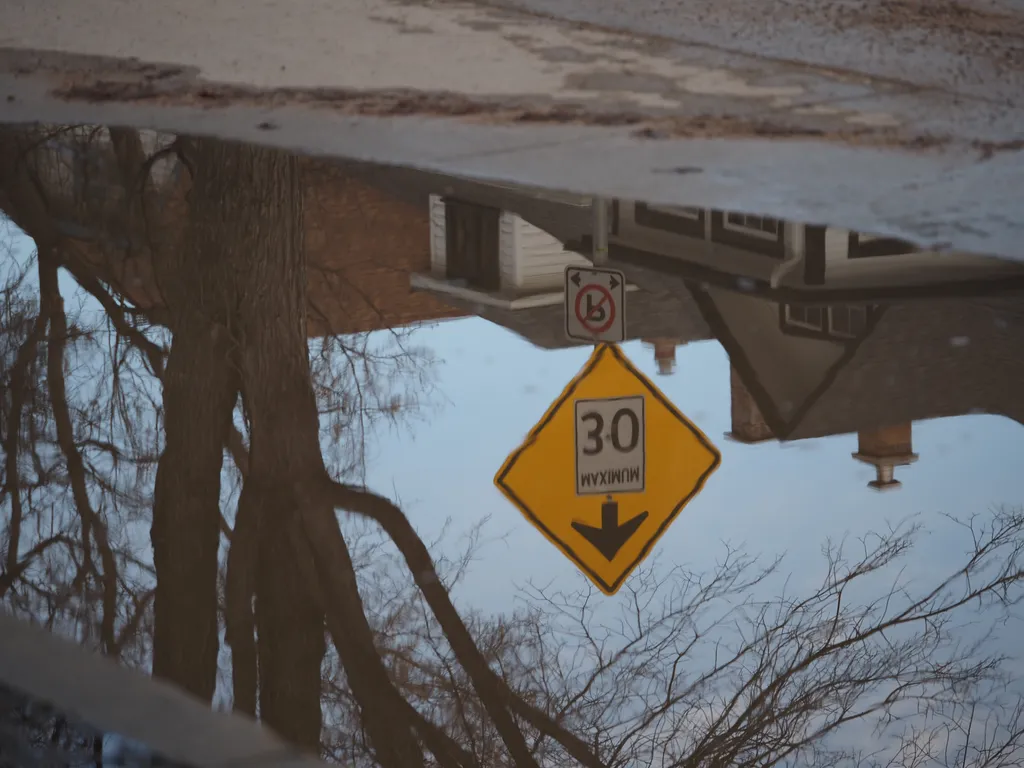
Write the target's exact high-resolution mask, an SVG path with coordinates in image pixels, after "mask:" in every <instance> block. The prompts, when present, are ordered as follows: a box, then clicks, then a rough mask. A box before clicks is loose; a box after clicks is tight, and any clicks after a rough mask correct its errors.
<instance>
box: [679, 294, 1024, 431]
mask: <svg viewBox="0 0 1024 768" xmlns="http://www.w3.org/2000/svg"><path fill="white" fill-rule="evenodd" d="M694 295H695V299H696V302H697V305H698V306H699V307H700V309H701V311H702V313H703V315H704V317H705V319H706V320H707V322H708V324H709V326H710V327H711V329H712V331H713V332H714V334H715V336H716V337H718V339H719V340H720V341H721V343H722V344H723V346H724V347H725V348H726V350H727V352H728V353H729V356H730V360H731V361H732V364H733V367H734V368H735V370H736V372H737V374H738V375H739V376H740V378H741V380H742V381H743V384H744V386H745V387H746V388H747V389H748V391H749V392H750V394H751V396H752V397H753V398H754V400H755V402H756V403H757V406H758V408H759V409H760V410H761V413H762V414H763V416H764V419H765V421H766V423H767V424H768V426H769V427H771V429H772V431H773V432H774V433H775V435H776V436H777V437H778V438H779V439H783V440H799V439H804V438H811V437H822V436H825V435H835V434H846V433H850V432H857V431H859V430H862V429H872V428H877V427H883V426H888V425H893V424H900V423H906V422H912V421H920V420H924V419H931V418H937V417H943V416H956V415H962V414H967V413H975V412H977V413H982V412H984V413H995V414H1001V415H1003V416H1006V417H1008V418H1012V419H1014V420H1016V421H1018V422H1020V423H1024V394H1021V392H1022V390H1021V388H1020V385H1019V382H1020V381H1022V380H1024V356H1022V355H1021V354H1020V353H1021V350H1024V303H1022V299H1024V294H1021V293H1017V294H1008V295H1005V296H1002V297H999V298H969V297H965V298H959V299H956V298H943V299H929V300H921V301H915V302H907V303H903V304H890V305H887V306H882V307H880V311H879V312H878V314H877V316H876V318H875V319H874V320H873V321H872V322H871V323H870V324H869V328H868V331H867V334H866V336H864V337H863V338H861V339H860V340H858V341H852V342H849V343H847V344H845V345H843V348H842V349H841V351H840V352H839V354H838V355H837V356H835V357H833V358H830V359H828V360H825V359H823V360H821V361H820V363H818V365H817V368H816V371H815V373H816V381H813V382H812V384H813V386H810V385H809V386H807V387H806V388H805V391H804V394H803V396H802V397H801V398H800V399H799V401H797V402H793V403H783V402H781V401H780V398H779V397H778V396H773V395H772V394H770V392H769V387H767V386H766V385H765V382H766V381H768V380H769V379H770V378H772V377H779V376H786V375H787V372H788V371H791V370H793V368H794V366H795V365H796V364H797V361H796V360H795V359H787V357H786V356H785V355H775V356H773V357H771V358H770V359H765V358H764V357H763V356H762V357H760V358H758V357H757V356H756V355H753V354H751V352H752V351H753V350H751V349H750V348H749V344H747V345H746V346H745V345H744V344H743V343H741V342H740V341H739V339H738V338H737V333H736V331H737V329H736V328H733V327H730V323H729V322H727V321H726V319H725V317H724V316H723V314H722V313H721V312H720V311H718V308H717V306H716V302H715V299H714V296H713V294H712V293H711V292H709V291H708V290H707V289H702V288H697V289H695V290H694ZM761 301H765V302H766V303H772V302H769V301H768V300H761ZM787 406H788V407H787Z"/></svg>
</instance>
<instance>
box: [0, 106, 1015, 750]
mask: <svg viewBox="0 0 1024 768" xmlns="http://www.w3.org/2000/svg"><path fill="white" fill-rule="evenodd" d="M0 172H2V173H0V212H2V214H3V219H2V224H0V268H2V275H3V291H2V293H0V300H2V302H3V306H2V310H3V311H2V312H0V323H2V325H0V381H2V389H0V391H2V393H3V397H2V398H0V416H2V429H0V435H2V437H3V445H2V451H3V457H4V462H3V467H2V470H0V472H2V475H0V476H2V477H3V489H2V494H0V555H2V557H3V565H2V568H0V601H2V606H3V610H4V612H5V613H6V614H9V615H8V616H5V617H2V620H3V622H4V625H5V626H9V630H8V631H5V632H0V707H2V708H3V709H2V712H0V765H4V766H6V765H33V764H38V765H82V764H91V765H122V764H125V765H171V764H175V765H178V764H180V765H190V766H191V765H194V766H203V765H211V766H214V765H217V766H227V765H268V766H269V765H282V766H283V765H295V766H298V765H300V763H301V764H310V765H312V764H315V761H316V759H317V758H319V759H320V760H323V761H327V762H333V763H340V764H343V765H353V766H371V765H383V766H387V767H388V768H391V767H392V766H394V767H397V766H406V765H413V766H415V765H421V766H435V765H437V766H456V767H457V768H469V766H512V765H516V766H537V767H538V768H540V767H543V768H548V766H565V765H587V766H609V767H611V766H616V767H619V766H621V767H622V768H627V767H632V766H637V765H651V766H658V767H659V768H667V767H668V766H688V767H691V766H692V768H697V767H698V766H699V767H700V768H704V767H705V766H707V767H709V768H710V767H711V766H731V765H752V766H768V765H783V766H794V767H795V766H803V765H807V766H822V768H824V767H825V766H851V768H852V767H853V766H874V765H878V766H882V765H893V766H907V767H908V768H909V767H910V766H932V765H936V766H954V765H955V766H975V767H977V768H981V767H982V766H985V767H987V768H988V767H994V766H1016V765H1020V764H1021V763H1022V762H1024V665H1022V658H1021V655H1020V654H1021V651H1020V648H1021V644H1020V636H1021V632H1022V630H1024V622H1022V619H1024V613H1022V609H1021V605H1020V600H1021V597H1022V595H1024V591H1022V589H1024V506H1022V504H1024V478H1022V476H1021V473H1020V471H1019V467H1020V457H1021V456H1024V428H1022V425H1024V390H1022V389H1021V387H1020V382H1021V380H1022V378H1024V264H1021V263H1020V261H1019V260H1013V259H1009V258H1000V257H996V256H993V255H991V252H987V251H970V250H956V249H953V248H950V247H943V248H930V247H922V245H921V244H920V243H915V242H912V241H910V240H908V239H904V238H901V237H896V236H893V235H892V234H891V233H889V234H886V233H881V234H879V233H874V232H870V231H862V230H859V229H857V228H856V227H854V225H853V224H852V223H851V220H850V219H849V218H848V217H847V215H846V212H845V211H843V210H841V209H839V208H836V209H835V210H834V215H833V216H830V217H829V218H816V219H814V220H812V221H800V220H784V219H779V218H775V217H773V216H770V215H765V214H767V213H768V212H764V213H757V214H752V213H751V212H750V210H749V209H747V208H744V210H742V211H741V210H735V209H731V208H728V207H724V206H720V205H709V206H706V207H701V206H690V207H684V206H679V205H665V204H662V203H660V202H653V201H650V200H649V198H646V197H643V196H641V195H637V196H636V197H635V198H633V197H624V196H623V197H620V196H616V195H615V194H610V193H605V192H604V191H602V190H600V189H596V190H595V189H591V192H592V193H593V192H595V191H596V192H599V193H600V194H599V195H595V194H580V193H573V192H568V191H564V190H563V189H556V188H541V187H539V186H535V185H524V184H517V183H513V182H494V181H488V180H484V179H481V178H470V177H467V176H456V175H451V174H443V173H439V172H437V170H436V169H427V168H422V167H421V168H411V167H399V166H382V165H376V164H373V163H370V162H365V161H363V160H357V159H345V158H338V157H328V156H311V155H304V154H292V153H288V152H286V151H282V150H280V149H268V148H266V147H262V146H257V145H248V144H235V143H231V142H227V141H224V140H221V139H216V138H210V137H205V138H197V137H191V136H188V135H185V134H175V133H155V132H152V131H137V130H135V129H131V128H123V127H112V126H106V125H99V124H88V125H60V126H48V125H28V124H18V125H3V126H0ZM679 175H680V176H685V173H682V172H680V174H679ZM912 193H913V190H908V191H907V192H906V194H908V195H909V194H912ZM940 214H941V212H937V213H935V216H936V220H939V219H940V218H941V215H940ZM595 222H597V224H596V225H595ZM1004 245H1006V243H1004ZM1007 248H1008V246H1007ZM1001 255H1002V256H1005V255H1006V254H1001ZM1012 255H1015V256H1016V257H1017V258H1018V259H1020V258H1021V257H1022V256H1024V252H1020V251H1018V252H1016V253H1015V254H1012ZM595 341H597V342H604V343H598V344H595ZM28 625H35V627H29V626H28ZM41 631H45V632H44V633H43V634H42V636H41V638H40V635H39V634H33V633H40V632H41ZM33 638H35V640H33ZM76 646H78V647H76ZM210 709H213V710H214V711H215V712H216V714H214V712H209V710H210ZM227 711H230V712H232V715H230V716H229V715H227V714H226V712H227ZM207 715H208V717H207ZM252 717H256V719H257V720H258V721H259V723H260V724H261V725H262V726H263V728H259V727H258V726H257V725H256V724H254V723H253V722H252V719H251V718H252ZM283 742H286V743H287V746H285V744H284V743H283ZM128 744H130V745H133V746H132V748H131V749H128V748H127V747H126V745H128ZM134 745H137V748H136V747H135V746H134ZM300 753H301V754H302V755H304V756H305V757H300ZM153 754H158V755H161V756H162V757H161V758H160V759H163V760H164V762H160V759H156V758H153V757H152V756H151V755H153ZM33 761H34V762H33ZM170 761H177V762H174V763H172V762H170Z"/></svg>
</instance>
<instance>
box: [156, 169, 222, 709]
mask: <svg viewBox="0 0 1024 768" xmlns="http://www.w3.org/2000/svg"><path fill="white" fill-rule="evenodd" d="M194 193H199V194H200V195H201V194H202V193H203V189H202V176H200V177H199V178H198V179H196V187H195V190H194ZM217 240H218V238H216V237H211V233H210V232H209V231H208V229H207V228H206V227H204V226H203V225H202V223H201V222H197V223H195V224H193V223H192V222H188V224H187V226H186V231H185V237H184V240H183V242H182V245H181V247H179V248H176V247H170V248H161V251H162V253H161V256H160V258H159V259H157V266H158V270H159V278H160V283H161V289H162V291H163V293H164V294H165V299H166V301H167V303H168V305H169V309H170V312H169V317H170V325H171V331H172V332H173V341H172V344H171V351H170V354H169V355H168V358H167V366H166V368H165V371H164V376H163V383H164V397H163V402H164V433H165V436H166V443H165V446H164V452H163V454H162V455H161V457H160V463H159V465H158V468H157V475H156V487H155V491H154V504H153V525H152V529H151V534H150V535H151V538H152V542H153V561H154V565H155V567H156V575H157V587H156V595H155V598H154V637H153V674H154V675H156V676H158V677H162V678H165V679H167V680H170V681H171V682H174V683H176V684H177V685H179V686H181V687H182V688H184V689H186V690H188V691H190V692H191V693H193V694H195V695H196V696H199V697H200V698H202V699H204V700H206V701H210V700H211V699H212V698H213V693H214V687H215V685H216V678H217V653H218V648H219V641H218V624H217V620H218V616H217V562H218V561H217V554H218V549H219V546H220V514H221V510H220V491H221V483H220V478H221V469H222V465H223V459H224V445H225V443H226V441H227V438H228V433H229V431H230V429H231V419H232V413H233V411H234V406H235V402H236V400H237V392H238V379H237V375H236V371H235V367H234V365H233V363H232V360H231V355H232V340H231V334H230V330H229V329H230V324H231V322H230V314H231V311H232V309H233V306H234V299H233V291H232V287H231V281H230V273H229V271H228V270H227V261H226V259H225V257H224V256H223V254H221V252H220V251H219V249H218V247H217V244H218V243H217ZM161 245H163V243H161Z"/></svg>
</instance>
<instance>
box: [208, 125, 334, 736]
mask: <svg viewBox="0 0 1024 768" xmlns="http://www.w3.org/2000/svg"><path fill="white" fill-rule="evenodd" d="M189 156H190V159H191V160H192V164H193V167H194V169H195V178H194V180H193V187H192V191H191V198H190V203H191V205H190V215H189V220H190V226H192V227H193V229H194V231H195V233H196V237H195V238H194V239H193V242H195V244H196V249H195V250H196V254H197V256H198V258H199V259H201V260H204V261H206V260H216V259H223V260H224V263H226V264H229V265H230V269H231V274H230V276H229V275H223V277H224V281H225V282H226V283H229V284H230V285H231V288H232V291H233V293H234V295H233V307H232V309H233V310H234V312H233V313H232V316H231V317H232V318H237V317H241V318H242V321H241V322H235V321H234V320H233V322H232V326H231V337H232V339H233V342H234V343H235V344H236V348H237V353H236V356H235V360H236V362H241V363H242V365H241V370H242V372H243V381H242V392H243V403H244V405H245V407H246V409H247V411H248V416H249V419H250V422H251V447H250V456H249V472H248V475H247V477H246V480H245V486H244V491H243V498H242V499H241V500H240V504H239V518H238V520H237V521H236V528H239V527H243V526H247V527H250V528H255V530H256V531H257V545H256V551H257V557H256V560H257V562H256V570H255V579H254V586H255V591H256V626H257V645H256V650H257V656H258V661H259V709H260V716H261V718H262V719H263V721H264V722H265V723H267V725H269V726H270V727H271V728H273V729H274V730H275V731H277V732H278V733H279V734H280V735H281V736H282V737H283V738H285V739H287V740H288V741H291V742H292V743H294V744H297V745H299V746H301V747H304V748H306V749H308V750H310V751H312V752H315V753H317V754H319V749H320V725H321V712H320V686H321V681H320V665H321V661H322V659H323V655H324V650H325V645H324V624H323V613H322V609H321V607H320V606H319V605H317V604H316V602H315V599H314V598H313V596H312V595H311V594H310V590H309V589H308V588H307V585H305V584H304V583H303V582H302V580H301V577H300V574H299V570H298V568H297V567H296V566H295V563H294V560H293V558H292V552H291V547H290V544H289V535H288V532H287V527H288V525H289V524H290V523H291V521H292V520H293V519H294V515H293V514H292V512H293V510H292V507H293V506H294V505H293V504H292V502H291V501H290V494H289V493H288V492H287V489H288V488H289V487H290V485H291V482H292V478H294V477H295V476H296V473H303V472H308V471H310V467H313V468H315V467H316V466H317V465H319V467H320V469H321V471H323V464H322V460H321V459H320V450H319V442H318V439H319V430H318V428H317V424H316V418H317V415H316V408H315V403H314V404H313V412H312V416H313V422H312V431H311V432H308V431H307V430H305V429H303V428H304V427H308V426H309V421H308V419H307V420H303V419H296V418H295V413H296V411H297V410H298V409H297V407H296V403H298V404H300V408H301V406H305V405H307V402H308V401H307V399H306V398H305V397H303V394H305V393H301V392H300V393H296V392H293V391H290V390H289V389H288V387H287V386H285V385H283V383H284V382H289V381H294V380H295V376H294V375H291V376H289V373H290V371H292V370H298V371H305V374H306V377H305V383H306V386H307V389H308V398H310V399H311V398H312V396H313V393H312V388H311V386H310V383H309V378H308V362H307V360H306V354H307V350H306V337H305V327H304V324H305V315H304V310H305V307H304V302H305V297H306V293H305V279H306V273H305V264H304V244H303V237H302V224H303V222H302V189H301V186H300V184H299V171H298V166H297V161H296V159H295V158H294V157H291V156H289V155H287V154H285V153H282V152H276V151H269V150H263V149H258V148H251V147H247V146H243V145H240V144H233V143H228V142H222V141H216V140H207V139H201V140H194V141H192V142H191V147H190V149H189ZM253 318H258V320H257V321H256V322H253ZM253 350H255V352H253ZM293 435H298V436H299V437H298V438H293V437H292V436H293ZM223 444H224V443H223V442H222V443H221V445H223ZM248 516H255V517H256V519H255V520H247V519H245V518H246V517H248ZM240 661H242V662H243V663H245V662H244V660H241V659H240Z"/></svg>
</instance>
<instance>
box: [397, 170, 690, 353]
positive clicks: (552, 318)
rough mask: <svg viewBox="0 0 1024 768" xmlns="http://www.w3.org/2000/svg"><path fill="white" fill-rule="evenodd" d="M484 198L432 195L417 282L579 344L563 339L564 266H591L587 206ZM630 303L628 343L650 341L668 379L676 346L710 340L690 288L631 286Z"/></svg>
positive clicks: (551, 341)
mask: <svg viewBox="0 0 1024 768" xmlns="http://www.w3.org/2000/svg"><path fill="white" fill-rule="evenodd" d="M461 183H462V184H463V185H465V184H466V182H461ZM487 193H488V195H489V200H488V202H487V203H483V202H481V201H480V195H481V189H480V188H477V189H474V190H472V191H470V190H468V189H463V190H462V194H461V196H456V195H444V196H442V195H431V196H430V203H429V205H430V215H431V269H430V272H429V274H426V273H425V274H421V275H415V276H414V277H413V285H415V286H416V287H417V288H419V289H421V290H424V291H429V292H431V293H433V294H434V295H436V296H437V297H439V298H441V299H442V300H444V301H448V302H450V303H452V304H454V305H455V306H458V307H461V308H463V309H465V310H467V311H471V312H473V313H474V314H477V315H479V316H481V317H483V318H486V319H488V320H490V321H492V322H495V323H497V324H499V325H502V326H504V327H506V328H508V329H510V330H512V331H515V332H516V333H518V334H519V335H521V336H523V337H525V338H527V339H528V340H530V341H531V342H532V343H534V344H536V345H537V346H541V347H546V348H556V347H568V346H577V345H579V343H578V342H574V341H570V340H569V339H567V338H566V335H565V321H564V313H565V308H564V301H565V299H564V293H563V287H564V280H565V278H564V273H565V268H566V267H567V266H570V265H587V264H590V263H591V262H590V259H589V258H587V257H586V256H584V255H582V254H581V252H580V250H584V249H581V248H580V245H579V244H580V243H581V242H582V241H583V239H584V238H585V237H588V235H589V228H590V204H589V201H587V200H584V199H579V198H575V199H574V198H571V197H568V196H565V197H562V198H552V197H550V196H545V197H540V196H538V195H537V193H534V192H532V191H529V190H524V189H515V188H510V187H500V188H499V187H490V188H489V189H488V190H487ZM471 194H472V199H470V195H471ZM626 303H627V308H628V309H627V328H626V333H627V337H628V338H632V339H645V340H649V341H650V343H651V346H653V347H654V351H655V360H656V361H657V363H658V367H659V371H660V372H662V373H671V371H672V370H673V368H674V359H675V347H676V346H677V345H679V344H683V343H686V342H688V341H693V340H695V339H703V338H708V334H707V329H706V326H705V325H704V323H703V321H702V320H701V318H700V314H699V312H697V310H696V307H695V306H694V305H693V302H692V299H691V298H690V297H689V296H688V294H686V292H685V291H683V292H679V291H675V290H672V289H671V288H659V287H657V286H651V285H650V284H647V285H645V286H644V287H643V288H640V287H638V286H637V285H635V284H633V283H630V284H629V285H628V286H627V302H626Z"/></svg>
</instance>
